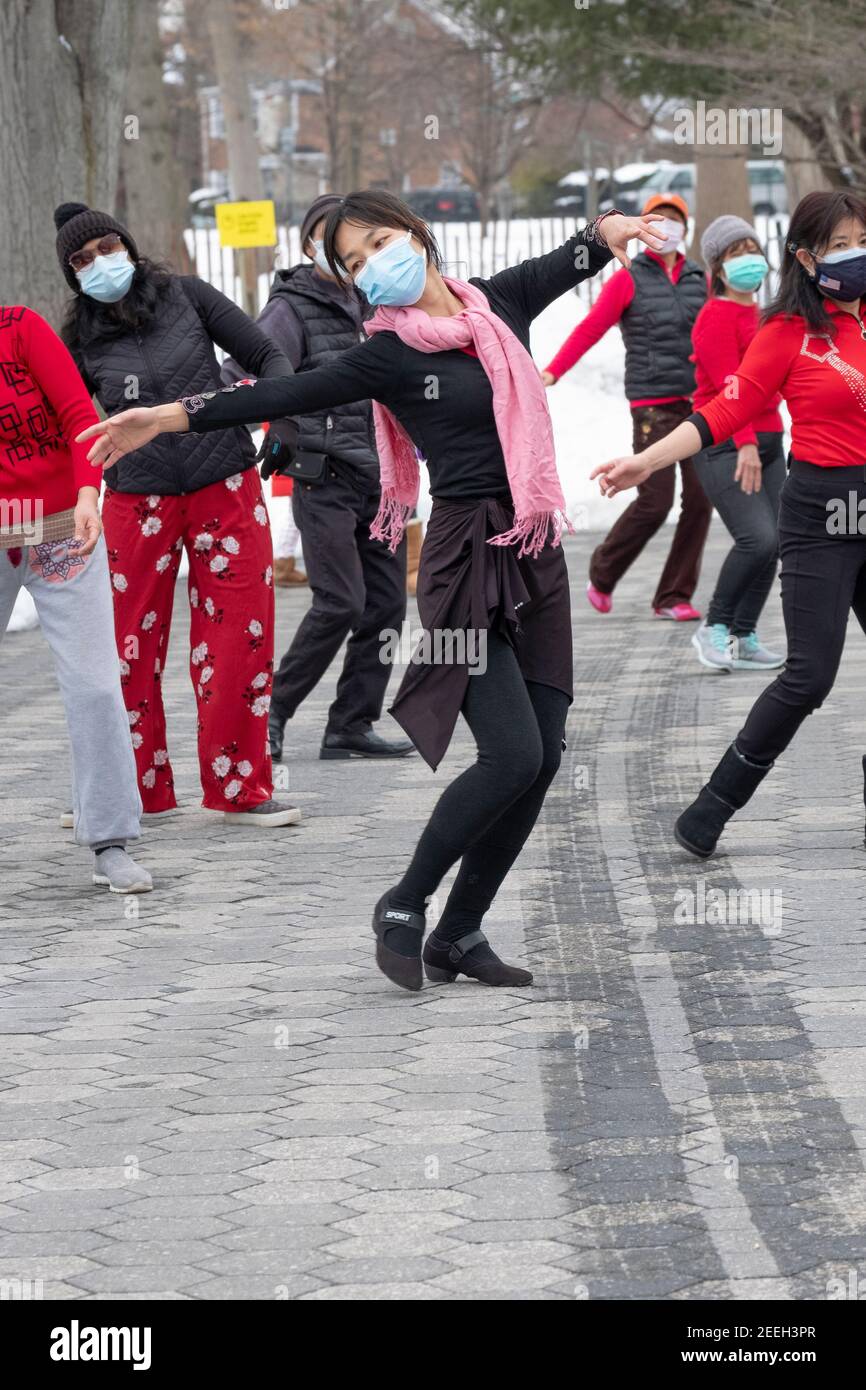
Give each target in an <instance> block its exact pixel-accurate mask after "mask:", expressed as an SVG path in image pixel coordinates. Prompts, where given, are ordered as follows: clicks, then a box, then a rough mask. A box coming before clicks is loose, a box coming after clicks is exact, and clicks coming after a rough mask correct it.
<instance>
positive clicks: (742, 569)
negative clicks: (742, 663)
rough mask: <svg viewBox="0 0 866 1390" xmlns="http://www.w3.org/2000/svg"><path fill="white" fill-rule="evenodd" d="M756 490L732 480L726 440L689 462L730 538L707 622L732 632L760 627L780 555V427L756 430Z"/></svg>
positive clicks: (733, 464)
mask: <svg viewBox="0 0 866 1390" xmlns="http://www.w3.org/2000/svg"><path fill="white" fill-rule="evenodd" d="M758 452H759V454H760V457H761V490H760V492H753V493H747V492H743V489H742V488H741V487H740V484H739V483H738V482H735V481H734V474H735V473H736V471H737V450H736V448H735V447H734V444H733V441H732V440H730V439H726V440H724V442H723V443H721V444H714V445H713V446H712V448H710V449H702V450H701V452H700V453H699V454H695V457H694V459H693V463H694V465H695V471H696V473H697V475H698V477H699V478H700V480H701V484H702V486H703V489H704V492H705V493H706V494H707V497H709V499H710V501H711V502H712V504H713V506H714V507H715V509H716V511H717V512H718V513H719V516H720V517H721V518H722V521H723V522H724V523H725V525H726V526H727V528H728V530H729V531H730V533H731V535H732V536H733V538H734V547H733V549H732V550H729V551H728V554H727V555H726V557H725V562H724V564H723V565H722V568H721V570H720V571H719V577H718V579H717V580H716V587H715V589H714V590H713V596H712V598H711V599H710V606H709V608H708V609H707V624H708V625H709V626H710V627H712V626H713V625H714V624H715V623H724V625H725V627H727V628H730V630H731V632H732V633H733V634H734V636H735V637H745V636H746V635H747V634H748V633H750V632H754V631H755V628H756V627H757V626H758V619H759V617H760V616H761V612H762V610H763V607H764V604H765V603H766V602H767V598H768V596H769V593H770V590H771V588H772V587H773V580H774V579H775V578H776V564H777V562H778V558H779V525H778V517H779V494H780V493H781V491H782V486H783V484H784V482H785V453H784V450H783V448H782V434H781V432H780V431H776V430H774V431H772V432H767V433H761V434H759V435H758Z"/></svg>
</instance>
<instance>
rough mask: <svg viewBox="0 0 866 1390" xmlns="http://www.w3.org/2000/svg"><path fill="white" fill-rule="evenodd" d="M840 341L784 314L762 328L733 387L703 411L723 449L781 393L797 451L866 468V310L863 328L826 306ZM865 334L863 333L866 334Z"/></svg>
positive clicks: (827, 464) (825, 463)
mask: <svg viewBox="0 0 866 1390" xmlns="http://www.w3.org/2000/svg"><path fill="white" fill-rule="evenodd" d="M825 304H826V307H827V309H828V310H829V312H830V314H831V316H832V318H833V323H834V327H835V329H836V333H835V336H834V337H830V336H828V335H825V334H820V335H817V334H815V333H812V332H810V331H809V329H808V328H807V327H806V324H805V323H804V321H803V320H802V319H801V318H790V319H786V318H784V317H782V315H781V314H780V315H778V316H776V317H775V318H772V319H770V320H769V321H768V322H767V323H765V324H764V325H763V327H761V328H759V329H758V332H757V333H756V334H755V337H754V339H753V341H752V344H751V347H749V348H748V349H747V351H746V355H745V357H744V358H743V360H742V362H741V363H740V366H739V367H738V369H737V371H736V374H735V375H734V378H733V380H732V382H731V383H730V384H729V385H728V386H727V387H726V388H725V389H724V390H722V391H720V392H719V394H718V395H717V396H714V397H713V399H712V400H711V401H710V402H709V403H708V404H707V405H703V406H701V408H700V412H699V413H700V414H701V415H702V416H703V418H704V420H705V421H706V422H707V425H708V426H709V429H710V432H711V434H712V437H713V440H714V442H715V443H718V442H719V441H720V440H722V439H727V438H729V436H730V435H733V434H735V433H736V432H737V431H738V430H741V429H743V427H744V426H745V425H747V424H748V423H749V422H750V421H751V420H754V419H755V417H756V416H759V415H760V414H761V412H762V411H764V410H766V409H767V407H768V406H769V405H770V403H771V402H772V401H773V400H774V399H775V397H776V392H780V393H781V395H782V396H783V397H784V399H785V402H786V403H787V406H788V409H789V411H790V412H791V452H792V454H793V456H794V458H796V459H800V460H801V461H803V462H805V463H814V464H817V465H818V467H820V468H833V467H850V466H851V465H852V464H853V465H855V466H860V467H862V466H863V464H864V462H866V304H861V306H860V325H858V323H857V321H856V320H855V318H854V316H853V314H849V313H848V312H847V310H843V309H840V308H839V306H838V305H837V304H835V303H834V302H833V300H829V299H828V300H825ZM861 327H862V331H861Z"/></svg>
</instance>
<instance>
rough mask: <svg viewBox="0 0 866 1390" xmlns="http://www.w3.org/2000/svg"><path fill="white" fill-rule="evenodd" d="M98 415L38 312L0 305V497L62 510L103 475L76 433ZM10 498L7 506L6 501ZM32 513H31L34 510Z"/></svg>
mask: <svg viewBox="0 0 866 1390" xmlns="http://www.w3.org/2000/svg"><path fill="white" fill-rule="evenodd" d="M97 419H98V416H97V414H96V411H95V410H94V408H93V403H92V402H91V399H90V397H89V396H88V394H87V389H86V387H85V385H84V383H83V381H82V380H81V377H80V376H79V375H78V370H77V368H76V366H75V363H74V362H73V360H72V357H71V356H70V354H69V352H68V351H67V349H66V348H65V347H64V345H63V343H62V342H61V341H60V339H59V338H58V336H57V334H56V333H55V332H54V330H53V329H52V328H51V327H49V325H48V324H47V323H46V322H45V320H44V319H43V318H40V316H39V314H37V313H34V311H33V310H32V309H25V308H22V307H21V306H20V305H19V306H15V307H9V306H8V305H0V504H3V503H5V504H6V506H5V507H4V511H7V512H8V513H9V514H10V515H11V514H14V511H15V504H17V503H21V504H24V503H29V504H31V506H32V505H33V504H40V505H41V508H42V515H43V516H45V517H48V516H52V515H53V514H54V513H55V512H65V511H67V510H68V509H69V508H70V507H74V506H75V504H76V502H77V501H78V489H79V488H81V487H96V488H98V487H99V486H100V485H101V483H102V473H101V470H100V469H99V468H93V467H92V466H91V465H90V464H89V463H88V462H87V451H88V449H89V448H90V445H89V444H76V443H75V442H74V440H75V436H76V435H77V434H79V433H80V432H81V431H82V430H83V429H86V428H87V426H88V425H95V424H96V421H97ZM10 503H11V504H13V505H12V506H11V507H10V506H9V504H10ZM31 514H32V513H31Z"/></svg>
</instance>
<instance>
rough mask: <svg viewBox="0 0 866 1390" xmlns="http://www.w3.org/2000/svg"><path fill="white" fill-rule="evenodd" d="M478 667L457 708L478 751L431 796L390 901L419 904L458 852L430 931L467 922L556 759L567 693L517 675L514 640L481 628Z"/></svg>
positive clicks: (487, 895) (507, 859)
mask: <svg viewBox="0 0 866 1390" xmlns="http://www.w3.org/2000/svg"><path fill="white" fill-rule="evenodd" d="M486 653H487V666H486V670H485V671H484V673H483V674H476V675H473V676H470V678H469V688H468V690H467V693H466V698H465V700H464V702H463V707H462V710H461V713H462V714H463V717H464V718H465V720H466V722H467V724H468V725H469V727H470V729H471V730H472V734H473V737H474V739H475V742H476V745H477V749H478V756H477V759H476V761H475V762H474V763H473V765H472V766H471V767H469V768H467V769H466V771H465V772H462V773H461V774H460V776H459V777H457V778H456V779H455V780H454V781H453V782H452V783H451V785H450V786H449V787H446V789H445V791H444V792H443V793H442V795H441V797H440V798H439V800H438V802H437V803H436V806H435V808H434V810H433V814H432V816H431V817H430V820H429V822H428V825H427V827H426V829H425V830H424V832H423V834H422V836H421V839H420V840H419V842H418V846H417V849H416V850H415V854H414V856H413V858H412V863H411V864H410V866H409V869H408V870H407V872H406V874H405V875H404V877H403V879H402V880H401V881H400V883H399V884H398V885H397V887H396V888H395V889H394V891H393V893H392V894H391V903H392V905H393V906H395V907H403V908H406V909H408V910H409V911H413V912H423V911H424V907H425V903H426V901H427V899H428V898H429V897H430V896H431V895H432V894H433V893H434V892H435V891H436V888H437V887H438V885H439V883H440V882H441V880H442V878H443V877H444V875H445V874H446V873H447V872H448V870H449V869H450V868H451V866H452V864H455V863H456V862H457V860H458V859H461V857H462V862H461V864H460V870H459V872H458V874H457V878H456V879H455V881H454V886H453V887H452V889H451V893H450V894H449V897H448V901H447V903H446V905H445V910H444V913H443V916H442V919H441V920H440V923H439V926H438V928H437V931H438V932H439V935H440V936H445V937H447V938H450V939H452V940H454V939H456V938H457V937H458V936H460V935H462V934H463V933H464V932H465V931H470V930H472V929H473V928H474V927H476V926H477V925H478V924H479V923H480V921H481V918H482V917H483V915H484V913H485V912H486V911H487V909H488V908H489V907H490V904H491V903H492V902H493V899H494V897H495V896H496V893H497V891H498V889H499V887H500V884H501V883H502V880H503V879H504V878H505V875H506V874H507V873H508V870H509V869H510V868H511V866H512V864H513V863H514V861H515V859H516V858H517V856H518V854H519V853H520V851H521V849H522V848H523V846H524V844H525V843H526V840H527V838H528V836H529V833H530V831H531V830H532V827H533V826H534V825H535V822H536V820H537V819H538V813H539V811H540V810H541V806H542V803H543V801H544V798H545V796H546V794H547V789H548V787H549V786H550V783H551V782H552V780H553V778H554V776H555V774H556V771H557V769H558V767H559V763H560V758H561V756H562V735H563V730H564V728H565V716H566V714H567V712H568V706H569V697H568V696H567V695H566V694H565V692H564V691H562V690H556V689H555V688H554V687H553V686H550V685H541V684H539V683H538V682H536V681H527V680H525V679H524V677H523V675H522V673H521V671H520V667H519V666H518V664H517V658H516V656H515V654H514V650H513V648H512V647H511V646H510V644H509V643H508V642H507V641H506V640H505V639H504V638H503V637H500V636H498V635H497V634H496V633H495V632H488V634H487V648H486Z"/></svg>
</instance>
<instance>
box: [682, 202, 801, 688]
mask: <svg viewBox="0 0 866 1390" xmlns="http://www.w3.org/2000/svg"><path fill="white" fill-rule="evenodd" d="M701 254H702V256H703V258H704V264H705V265H706V266H707V269H708V271H709V279H710V298H709V299H708V300H707V303H706V304H705V305H704V307H703V309H702V310H701V312H700V313H699V314H698V317H697V319H696V320H695V325H694V328H693V329H692V343H693V346H694V363H695V394H694V398H693V403H694V406H695V408H696V409H699V408H700V406H702V405H703V404H705V402H707V401H711V400H712V398H713V396H715V394H716V392H718V391H721V390H722V389H723V387H724V385H725V383H726V382H728V381H730V380H731V379H732V377H733V376H734V373H735V372H736V370H737V368H738V367H739V365H740V361H741V359H742V357H743V354H744V353H745V351H746V348H747V347H748V346H749V344H750V343H751V341H752V339H753V338H754V336H755V334H756V333H757V331H758V306H757V304H756V302H755V296H756V293H757V291H758V289H759V288H760V286H761V285H762V284H763V282H764V279H765V277H766V275H767V271H768V269H769V266H768V264H767V261H766V260H765V258H764V256H763V254H762V252H761V247H760V244H759V242H758V234H757V232H756V231H755V229H754V227H753V226H751V224H750V223H748V222H746V221H744V219H743V218H742V217H733V216H730V215H728V216H724V217H717V218H716V219H715V221H714V222H711V223H710V225H709V226H708V227H707V229H706V231H705V232H704V234H703V237H702V238H701ZM780 401H781V397H780V396H779V395H778V394H777V395H776V396H774V398H773V399H772V400H770V401H768V402H767V404H766V406H765V407H764V408H763V409H762V410H761V412H760V414H759V415H756V416H755V418H754V419H753V420H750V421H749V423H748V424H747V425H745V426H744V428H743V429H741V430H737V432H736V433H735V434H734V435H732V436H731V438H730V439H725V440H722V442H721V443H719V444H713V445H712V446H711V447H709V448H707V449H702V450H701V451H700V453H698V454H696V455H695V459H694V464H695V469H696V471H697V474H698V477H699V478H700V480H701V483H702V484H703V488H704V491H705V492H706V494H707V497H708V498H709V499H710V501H711V502H712V504H713V506H714V507H715V508H716V511H717V512H718V513H719V516H720V517H721V518H722V520H723V521H724V523H725V525H726V526H727V528H728V530H729V532H730V533H731V536H732V537H733V540H734V545H733V548H732V549H731V551H730V552H729V554H728V555H727V557H726V559H725V562H724V564H723V565H722V568H721V571H720V573H719V578H718V580H717V582H716V587H715V590H714V591H713V596H712V599H711V600H710V605H709V609H708V610H707V616H706V619H705V621H704V622H703V623H702V624H701V626H700V627H699V628H698V630H697V632H696V633H695V635H694V636H693V637H692V646H693V647H694V648H695V650H696V651H697V654H698V660H699V661H700V663H701V665H702V666H705V667H706V668H707V669H708V670H710V671H716V672H725V671H768V670H773V669H774V668H776V667H778V666H781V665H782V662H783V661H784V657H782V656H780V655H779V654H778V653H776V652H773V651H770V650H769V649H768V648H767V647H765V646H764V645H763V643H762V642H761V641H760V640H759V638H758V633H757V626H758V619H759V617H760V615H761V611H762V609H763V607H764V604H765V603H766V601H767V596H768V595H769V592H770V589H771V587H772V584H773V581H774V579H775V577H776V565H777V561H778V554H779V537H778V525H777V517H778V514H779V496H780V494H781V491H782V484H783V483H784V481H785V454H784V449H783V447H782V443H783V433H782V418H781V416H780V415H779V410H778V407H779V403H780Z"/></svg>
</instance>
